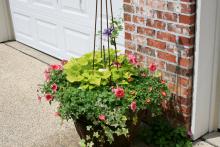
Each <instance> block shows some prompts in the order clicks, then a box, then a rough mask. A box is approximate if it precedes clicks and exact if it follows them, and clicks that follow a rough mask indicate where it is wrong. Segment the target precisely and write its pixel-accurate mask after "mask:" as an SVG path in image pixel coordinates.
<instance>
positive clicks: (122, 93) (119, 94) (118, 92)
mask: <svg viewBox="0 0 220 147" xmlns="http://www.w3.org/2000/svg"><path fill="white" fill-rule="evenodd" d="M112 91H113V92H114V93H115V96H116V97H117V98H119V99H120V98H123V97H124V96H125V91H124V89H123V88H121V87H117V88H116V89H113V90H112Z"/></svg>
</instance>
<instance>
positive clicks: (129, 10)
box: [124, 4, 134, 13]
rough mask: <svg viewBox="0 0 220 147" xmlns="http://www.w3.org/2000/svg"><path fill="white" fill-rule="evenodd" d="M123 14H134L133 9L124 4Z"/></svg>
mask: <svg viewBox="0 0 220 147" xmlns="http://www.w3.org/2000/svg"><path fill="white" fill-rule="evenodd" d="M124 12H128V13H134V7H133V6H131V5H128V4H124Z"/></svg>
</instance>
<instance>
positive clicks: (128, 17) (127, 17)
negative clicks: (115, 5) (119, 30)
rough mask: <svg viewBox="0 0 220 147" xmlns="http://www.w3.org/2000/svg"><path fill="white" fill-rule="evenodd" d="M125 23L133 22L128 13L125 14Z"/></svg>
mask: <svg viewBox="0 0 220 147" xmlns="http://www.w3.org/2000/svg"><path fill="white" fill-rule="evenodd" d="M124 21H125V22H126V21H131V15H130V14H127V13H124Z"/></svg>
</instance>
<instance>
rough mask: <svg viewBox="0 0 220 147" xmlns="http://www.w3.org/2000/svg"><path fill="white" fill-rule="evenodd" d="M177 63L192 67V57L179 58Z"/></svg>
mask: <svg viewBox="0 0 220 147" xmlns="http://www.w3.org/2000/svg"><path fill="white" fill-rule="evenodd" d="M179 65H180V66H183V67H187V68H192V66H193V57H190V58H183V57H180V58H179Z"/></svg>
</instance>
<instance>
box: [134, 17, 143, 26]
mask: <svg viewBox="0 0 220 147" xmlns="http://www.w3.org/2000/svg"><path fill="white" fill-rule="evenodd" d="M133 22H134V23H137V24H145V19H144V17H141V16H133Z"/></svg>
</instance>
